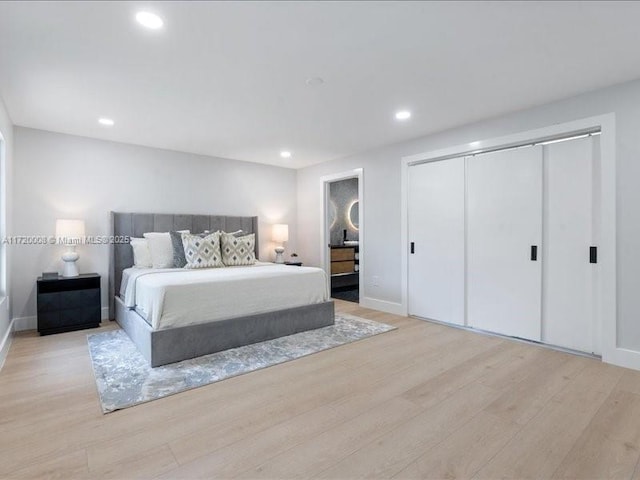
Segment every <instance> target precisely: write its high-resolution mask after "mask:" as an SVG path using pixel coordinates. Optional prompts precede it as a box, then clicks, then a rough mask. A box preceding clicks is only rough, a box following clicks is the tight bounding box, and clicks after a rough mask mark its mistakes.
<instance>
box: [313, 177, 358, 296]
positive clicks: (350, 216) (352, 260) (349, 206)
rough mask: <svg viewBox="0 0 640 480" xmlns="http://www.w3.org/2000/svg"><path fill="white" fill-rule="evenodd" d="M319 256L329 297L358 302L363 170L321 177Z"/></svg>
mask: <svg viewBox="0 0 640 480" xmlns="http://www.w3.org/2000/svg"><path fill="white" fill-rule="evenodd" d="M322 192H323V211H322V232H323V241H322V259H323V266H324V270H325V272H326V273H327V278H328V281H329V285H328V287H329V289H330V292H331V297H332V298H336V299H339V300H345V301H348V302H354V303H360V298H361V296H362V289H361V285H362V282H361V278H363V277H362V271H363V266H364V265H363V262H362V260H363V255H362V253H363V230H364V229H363V221H362V220H363V217H364V216H363V205H362V169H355V170H352V171H350V172H345V173H342V174H337V175H331V176H327V177H323V178H322Z"/></svg>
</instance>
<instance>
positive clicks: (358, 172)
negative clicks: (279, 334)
mask: <svg viewBox="0 0 640 480" xmlns="http://www.w3.org/2000/svg"><path fill="white" fill-rule="evenodd" d="M349 178H357V179H358V217H359V218H358V220H359V225H358V258H359V259H360V263H359V268H358V303H360V304H362V301H363V299H364V282H363V279H364V278H365V276H364V269H365V268H366V265H365V262H364V261H363V260H364V245H365V243H364V218H365V217H364V169H363V168H354V169H353V170H347V171H344V172H340V173H334V174H330V175H324V176H323V177H320V192H321V193H320V198H321V199H322V202H321V207H320V237H321V238H320V240H321V242H320V265H321V268H322V269H323V270H324V271H325V273H326V274H327V285H328V288H329V292H331V256H330V255H329V247H328V245H329V238H330V233H329V221H328V214H329V184H330V183H333V182H338V181H340V180H348V179H349Z"/></svg>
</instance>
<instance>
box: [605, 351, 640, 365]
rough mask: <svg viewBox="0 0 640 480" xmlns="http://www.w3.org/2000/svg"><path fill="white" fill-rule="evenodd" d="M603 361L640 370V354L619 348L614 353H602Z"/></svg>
mask: <svg viewBox="0 0 640 480" xmlns="http://www.w3.org/2000/svg"><path fill="white" fill-rule="evenodd" d="M602 361H603V362H605V363H611V364H612V365H617V366H619V367H625V368H632V369H633V370H640V352H637V351H635V350H628V349H626V348H620V347H617V348H616V349H615V350H613V351H612V352H606V351H603V352H602Z"/></svg>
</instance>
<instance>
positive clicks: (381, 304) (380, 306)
mask: <svg viewBox="0 0 640 480" xmlns="http://www.w3.org/2000/svg"><path fill="white" fill-rule="evenodd" d="M360 306H362V307H365V308H371V309H372V310H379V311H381V312H385V313H393V314H394V315H402V316H404V310H403V308H402V304H400V303H396V302H389V301H387V300H378V299H377V298H371V297H363V298H362V301H361V302H360Z"/></svg>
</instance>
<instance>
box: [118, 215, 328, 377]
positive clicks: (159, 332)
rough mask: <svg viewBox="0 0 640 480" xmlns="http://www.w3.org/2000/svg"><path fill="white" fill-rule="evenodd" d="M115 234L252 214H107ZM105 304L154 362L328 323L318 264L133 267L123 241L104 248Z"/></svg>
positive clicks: (251, 225)
mask: <svg viewBox="0 0 640 480" xmlns="http://www.w3.org/2000/svg"><path fill="white" fill-rule="evenodd" d="M111 226H112V234H113V236H114V238H116V239H118V238H119V237H141V236H142V235H143V234H144V233H146V232H167V231H176V230H190V231H192V232H202V231H205V230H210V231H215V230H224V231H235V230H243V231H245V232H247V233H254V234H255V235H256V242H255V243H256V252H255V253H256V258H258V248H259V247H258V245H259V242H258V238H257V237H258V233H259V232H258V218H257V217H237V216H218V215H216V216H208V215H172V214H145V213H119V212H112V213H111ZM109 264H110V275H109V299H110V304H109V309H110V318H115V319H116V321H117V322H118V324H119V325H120V326H121V327H122V328H123V329H124V330H125V331H126V333H127V334H128V335H129V337H130V338H131V340H132V341H133V342H134V343H135V344H136V346H137V347H138V350H139V351H140V352H141V353H142V355H143V356H144V357H145V358H146V359H147V361H148V362H149V363H150V365H151V366H152V367H157V366H160V365H165V364H168V363H173V362H178V361H181V360H186V359H189V358H195V357H198V356H201V355H206V354H209V353H214V352H218V351H222V350H226V349H229V348H233V347H238V346H242V345H248V344H251V343H256V342H261V341H265V340H269V339H273V338H278V337H281V336H285V335H291V334H294V333H298V332H302V331H306V330H312V329H315V328H321V327H324V326H328V325H332V324H333V323H334V305H333V302H332V301H331V300H330V298H329V294H328V291H327V290H328V286H327V285H328V284H327V282H326V277H325V274H324V272H323V271H322V270H320V269H316V268H310V267H294V266H286V265H275V264H271V263H266V262H259V261H258V262H256V265H252V266H245V267H225V268H213V269H195V270H188V269H175V268H168V269H139V268H132V267H133V251H132V248H131V245H129V244H128V243H114V244H112V245H111V252H110V262H109Z"/></svg>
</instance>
